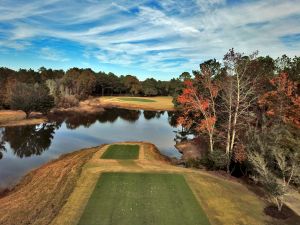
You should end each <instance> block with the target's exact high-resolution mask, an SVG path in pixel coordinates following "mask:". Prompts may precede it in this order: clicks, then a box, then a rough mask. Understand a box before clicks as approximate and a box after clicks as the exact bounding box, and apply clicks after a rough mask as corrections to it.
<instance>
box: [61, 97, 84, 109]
mask: <svg viewBox="0 0 300 225" xmlns="http://www.w3.org/2000/svg"><path fill="white" fill-rule="evenodd" d="M78 105H79V100H78V99H77V98H76V97H75V96H74V95H69V96H65V97H62V98H60V100H59V102H58V104H57V106H58V107H61V108H71V107H76V106H78Z"/></svg>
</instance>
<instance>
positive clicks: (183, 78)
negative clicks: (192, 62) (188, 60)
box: [179, 72, 192, 82]
mask: <svg viewBox="0 0 300 225" xmlns="http://www.w3.org/2000/svg"><path fill="white" fill-rule="evenodd" d="M191 78H192V76H191V74H190V73H189V72H183V73H182V74H180V76H179V79H180V80H181V81H182V82H184V81H186V80H190V79H191Z"/></svg>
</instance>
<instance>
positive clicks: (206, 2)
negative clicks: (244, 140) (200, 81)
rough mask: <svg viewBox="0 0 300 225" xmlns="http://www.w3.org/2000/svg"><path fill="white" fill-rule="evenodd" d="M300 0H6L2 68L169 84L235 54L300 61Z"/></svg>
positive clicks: (0, 13) (0, 8) (0, 22)
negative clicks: (78, 71) (86, 72)
mask: <svg viewBox="0 0 300 225" xmlns="http://www.w3.org/2000/svg"><path fill="white" fill-rule="evenodd" d="M299 24H300V0H284V1H283V0H253V1H251V0H248V1H246V0H240V1H239V0H227V1H226V0H180V1H178V0H161V1H156V0H140V1H125V0H116V1H106V0H47V1H46V0H45V1H42V0H33V1H30V0H1V1H0V46H1V47H0V66H5V67H10V68H14V69H18V68H33V69H38V68H40V67H41V66H45V67H47V68H55V69H68V68H70V67H81V68H86V67H90V68H92V69H94V70H95V71H99V70H101V71H105V72H109V71H111V72H114V73H116V74H118V75H121V74H133V75H136V76H138V77H139V78H140V79H145V78H146V77H154V78H156V79H161V80H168V79H170V78H172V77H177V76H178V75H179V74H180V73H181V72H183V71H189V72H190V71H192V70H195V69H198V65H199V63H201V62H203V61H204V60H207V59H210V58H216V59H218V60H221V59H222V56H223V55H224V54H225V53H226V52H227V50H228V49H229V48H232V47H234V48H235V49H236V50H238V51H240V52H244V53H246V54H249V53H251V52H253V51H255V50H259V52H260V55H271V56H273V57H277V56H280V55H282V54H287V55H289V56H295V55H300V54H299V53H300V25H299Z"/></svg>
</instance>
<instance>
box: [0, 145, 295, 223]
mask: <svg viewBox="0 0 300 225" xmlns="http://www.w3.org/2000/svg"><path fill="white" fill-rule="evenodd" d="M126 144H129V143H126ZM131 144H133V145H136V144H139V145H140V154H139V159H138V160H124V161H122V160H107V159H100V157H101V155H102V154H103V153H104V152H105V150H106V149H107V146H104V147H101V146H100V147H97V148H91V149H89V150H84V151H78V152H74V153H71V154H67V155H65V156H63V157H61V158H60V159H58V160H55V161H54V162H50V163H47V164H46V165H44V166H42V167H40V168H39V169H37V170H34V171H33V172H30V173H29V174H28V175H27V176H26V177H25V178H24V179H23V181H22V182H21V183H20V184H19V185H18V186H17V187H16V188H15V189H14V190H13V191H11V192H10V193H8V194H7V195H5V196H1V197H0V206H1V210H0V224H1V225H2V224H3V225H4V224H5V225H15V224H18V225H19V224H20V225H21V224H38V225H46V224H49V223H50V222H51V220H52V219H53V218H54V219H53V220H52V222H51V223H50V224H51V225H75V224H77V223H78V221H79V220H80V217H81V215H82V213H83V211H84V209H85V206H86V204H87V202H88V200H89V198H90V196H91V194H92V192H93V190H94V187H95V185H96V183H97V180H98V178H99V176H101V174H102V173H104V172H130V173H137V172H147V173H153V172H157V173H179V174H182V175H183V176H184V177H185V179H186V181H187V183H188V184H189V186H190V188H191V190H192V191H193V193H194V195H195V196H196V198H197V199H198V200H199V202H200V203H201V206H202V208H203V210H204V211H205V213H206V214H207V216H208V218H209V221H210V223H211V224H212V225H214V224H215V225H218V224H245V225H252V224H253V225H257V224H259V225H263V224H274V225H283V224H284V225H292V224H300V223H299V221H300V220H299V218H298V217H297V218H295V217H293V218H290V219H288V220H283V221H280V220H272V219H271V218H270V217H268V216H265V215H264V214H263V212H262V209H263V207H264V206H265V202H264V200H263V199H261V198H259V197H258V196H257V195H255V194H254V193H253V192H252V191H250V190H249V189H247V187H246V186H245V185H243V184H241V183H238V182H236V181H234V180H226V179H224V178H223V177H220V176H216V175H214V174H211V173H207V172H205V171H199V170H192V169H186V168H180V167H175V166H172V165H170V164H169V163H168V161H167V160H166V159H165V157H163V156H161V155H160V154H158V153H157V149H156V148H155V146H154V145H152V144H149V143H131ZM90 157H92V158H91V159H90ZM89 159H90V160H89ZM86 162H87V163H86ZM83 165H84V166H83ZM80 174H81V175H80ZM74 187H75V188H74ZM174 207H177V205H174V206H173V208H174Z"/></svg>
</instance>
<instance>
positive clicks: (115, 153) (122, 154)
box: [101, 145, 140, 159]
mask: <svg viewBox="0 0 300 225" xmlns="http://www.w3.org/2000/svg"><path fill="white" fill-rule="evenodd" d="M139 150H140V147H139V146H138V145H110V146H109V147H108V149H107V150H106V151H105V152H104V153H103V154H102V156H101V158H102V159H138V157H139Z"/></svg>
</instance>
